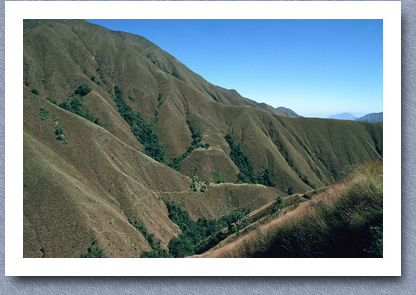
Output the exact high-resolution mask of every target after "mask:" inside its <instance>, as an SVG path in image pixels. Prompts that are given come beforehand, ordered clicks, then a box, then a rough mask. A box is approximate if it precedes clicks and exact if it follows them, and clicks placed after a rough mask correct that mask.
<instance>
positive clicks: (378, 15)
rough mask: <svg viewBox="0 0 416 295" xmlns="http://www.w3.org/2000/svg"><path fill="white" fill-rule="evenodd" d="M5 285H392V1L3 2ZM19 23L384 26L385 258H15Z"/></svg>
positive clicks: (395, 259) (396, 254)
mask: <svg viewBox="0 0 416 295" xmlns="http://www.w3.org/2000/svg"><path fill="white" fill-rule="evenodd" d="M5 12H6V13H5V16H6V17H5V44H6V48H5V57H6V59H5V274H6V276H400V275H401V3H400V2H398V1H380V2H377V1H371V2H364V1H342V2H337V1H325V2H322V1H308V2H303V1H295V2H292V1H290V2H283V1H279V2H274V1H254V2H240V1H238V2H234V1H227V2H225V1H224V2H223V1H209V2H205V1H204V2H202V1H194V2H191V1H180V2H176V1H175V2H165V1H160V2H159V1H140V2H131V1H125V2H124V1H108V2H107V1H106V2H100V1H85V2H84V1H82V2H79V1H75V2H72V1H71V2H68V1H62V2H61V1H53V2H51V1H33V2H32V1H30V2H27V1H26V2H25V1H13V2H11V1H7V2H6V3H5ZM24 19H383V109H384V122H383V128H384V131H383V154H384V155H383V165H384V174H385V175H386V176H387V177H383V179H384V184H383V190H384V192H383V193H384V199H383V202H384V203H383V208H384V211H383V240H384V242H383V248H384V251H383V258H366V259H362V258H352V259H347V258H325V259H320V258H313V259H311V258H306V259H303V258H296V259H286V258H260V259H257V258H250V259H244V258H229V259H227V258H204V259H190V258H175V259H151V258H150V259H149V258H148V259H134V258H112V259H81V258H50V259H40V258H23V190H22V188H23V100H22V97H23V87H22V77H23V58H22V57H23V20H24Z"/></svg>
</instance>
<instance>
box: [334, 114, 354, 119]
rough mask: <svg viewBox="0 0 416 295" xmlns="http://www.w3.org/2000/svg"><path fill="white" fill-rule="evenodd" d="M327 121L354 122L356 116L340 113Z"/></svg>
mask: <svg viewBox="0 0 416 295" xmlns="http://www.w3.org/2000/svg"><path fill="white" fill-rule="evenodd" d="M329 119H338V120H355V119H357V117H356V116H354V115H353V114H350V113H342V114H336V115H332V116H330V117H329Z"/></svg>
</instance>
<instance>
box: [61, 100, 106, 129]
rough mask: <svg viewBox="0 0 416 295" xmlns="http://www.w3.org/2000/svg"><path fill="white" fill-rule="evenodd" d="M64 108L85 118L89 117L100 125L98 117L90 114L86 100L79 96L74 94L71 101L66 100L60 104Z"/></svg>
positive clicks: (89, 119) (88, 118)
mask: <svg viewBox="0 0 416 295" xmlns="http://www.w3.org/2000/svg"><path fill="white" fill-rule="evenodd" d="M58 106H59V107H60V108H63V109H64V110H67V111H70V112H71V113H74V114H76V115H78V116H80V117H83V118H84V119H87V120H88V121H90V122H93V123H94V124H97V125H100V122H99V120H98V118H94V117H92V116H91V115H90V112H89V110H88V109H87V108H86V107H85V105H84V102H83V101H82V99H80V98H79V97H77V96H74V97H73V98H72V99H71V100H70V101H69V102H67V101H64V102H62V103H60V104H59V105H58Z"/></svg>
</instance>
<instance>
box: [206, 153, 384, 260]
mask: <svg viewBox="0 0 416 295" xmlns="http://www.w3.org/2000/svg"><path fill="white" fill-rule="evenodd" d="M382 230H383V163H382V162H380V161H374V160H370V161H368V162H366V163H364V164H361V165H357V166H354V167H352V169H350V171H349V173H348V175H347V177H346V178H345V179H344V181H342V182H341V183H338V184H336V185H334V186H332V187H331V188H329V189H328V190H326V191H325V192H324V193H321V194H319V195H316V196H314V197H313V198H312V199H311V200H310V201H307V202H304V203H302V204H300V205H299V207H298V208H297V209H295V210H293V211H291V212H288V213H287V214H285V215H283V216H281V217H279V218H277V219H275V220H272V221H271V222H269V223H267V224H265V225H263V226H261V227H259V228H258V229H256V230H254V231H252V232H250V233H249V234H247V235H246V236H243V237H242V238H240V239H239V240H237V241H235V242H233V243H230V244H228V245H225V246H223V247H221V248H219V249H217V250H214V251H211V252H209V253H207V256H208V257H382V256H383V236H382Z"/></svg>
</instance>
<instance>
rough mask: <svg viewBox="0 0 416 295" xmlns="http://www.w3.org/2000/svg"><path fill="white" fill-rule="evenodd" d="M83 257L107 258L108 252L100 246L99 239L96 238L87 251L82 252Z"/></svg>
mask: <svg viewBox="0 0 416 295" xmlns="http://www.w3.org/2000/svg"><path fill="white" fill-rule="evenodd" d="M81 258H106V254H105V252H104V250H103V249H101V248H100V247H99V246H98V243H97V241H95V240H94V241H92V243H91V245H90V246H89V247H88V249H87V253H86V254H81Z"/></svg>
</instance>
